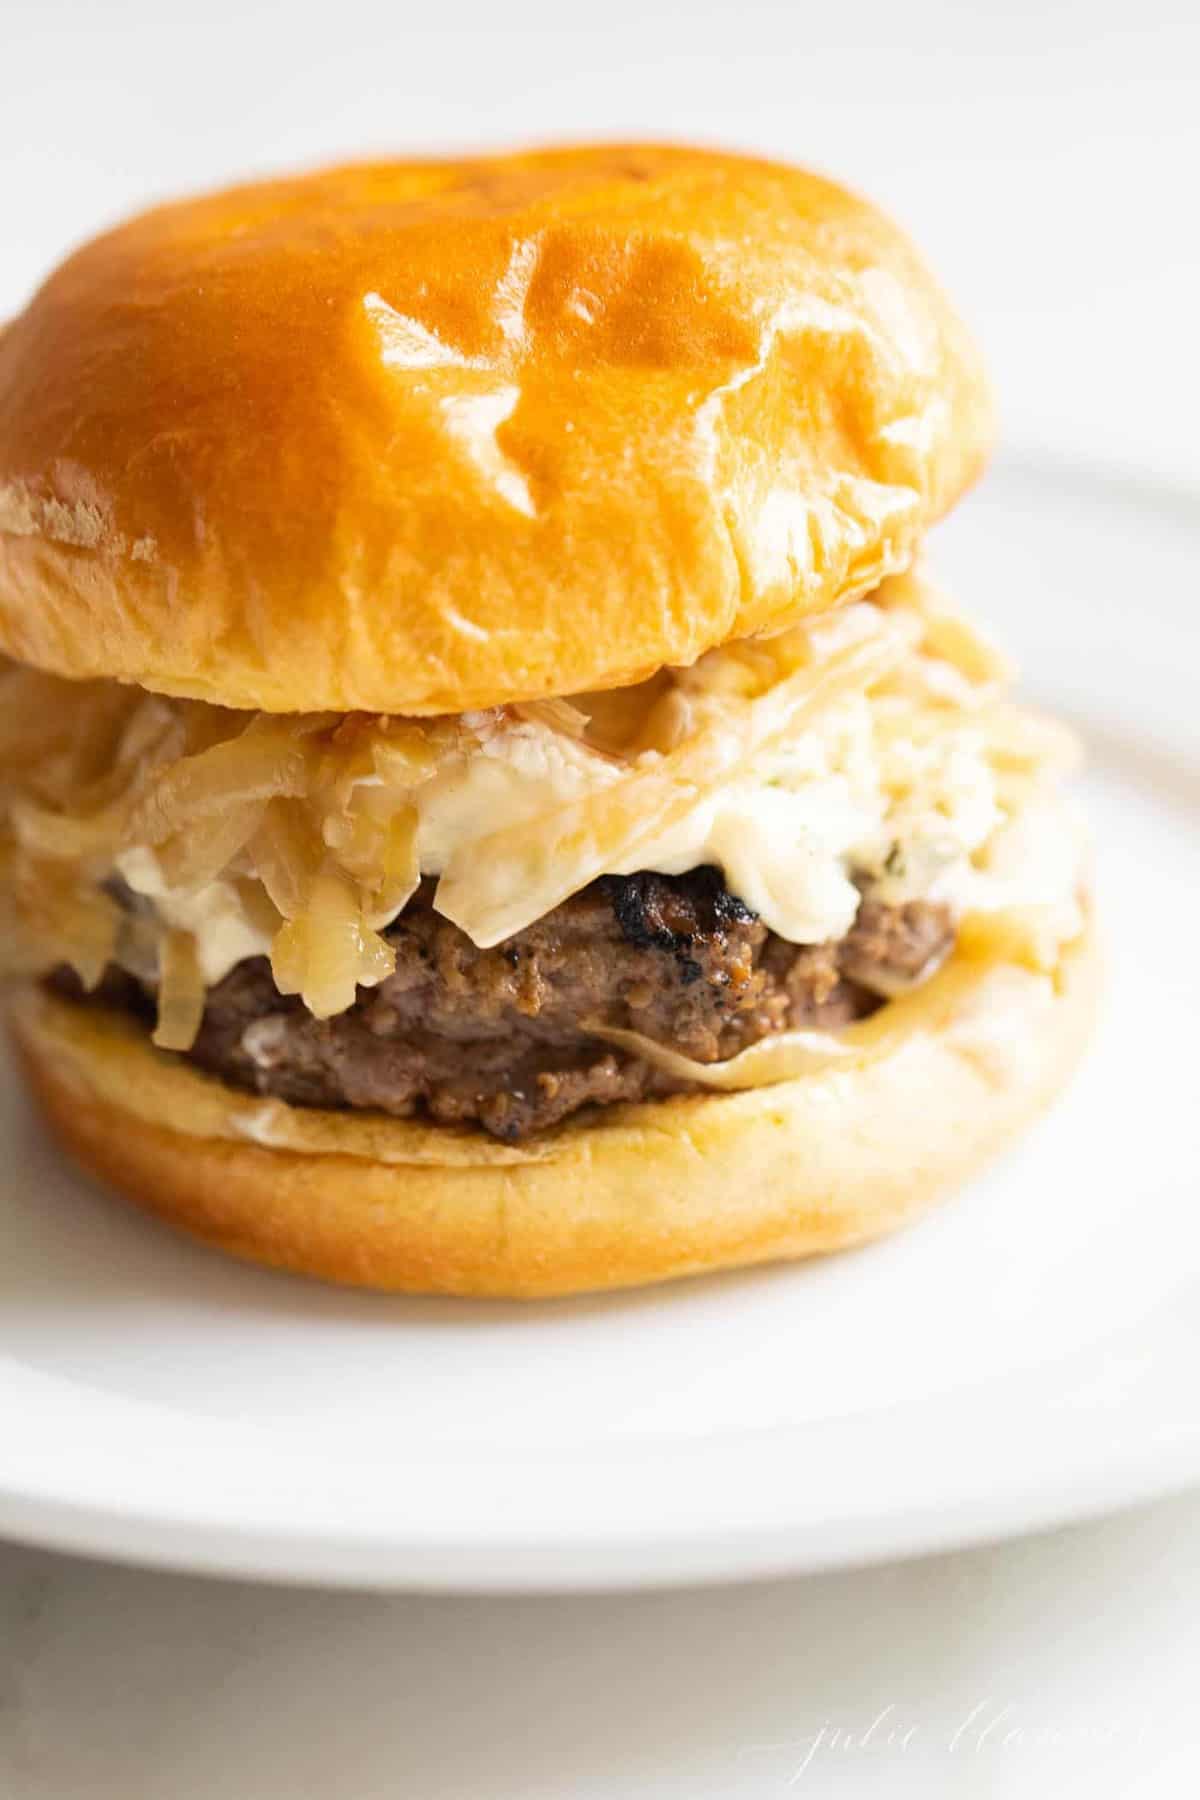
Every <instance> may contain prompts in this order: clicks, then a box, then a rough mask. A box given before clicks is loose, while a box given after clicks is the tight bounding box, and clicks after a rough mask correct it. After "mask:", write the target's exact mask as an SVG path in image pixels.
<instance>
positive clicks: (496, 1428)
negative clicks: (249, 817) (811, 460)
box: [0, 466, 1200, 1588]
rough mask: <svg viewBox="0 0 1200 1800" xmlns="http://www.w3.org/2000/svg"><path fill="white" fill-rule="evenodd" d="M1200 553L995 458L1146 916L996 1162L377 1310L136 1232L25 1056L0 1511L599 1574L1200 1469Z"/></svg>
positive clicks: (225, 1553)
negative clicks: (1030, 1126)
mask: <svg viewBox="0 0 1200 1800" xmlns="http://www.w3.org/2000/svg"><path fill="white" fill-rule="evenodd" d="M1198 557H1200V522H1198V521H1197V520H1196V518H1194V517H1193V516H1192V513H1191V511H1190V510H1184V509H1181V508H1177V507H1175V505H1174V504H1173V502H1171V500H1170V498H1169V497H1168V498H1167V499H1166V500H1165V501H1160V500H1158V499H1157V498H1156V497H1154V496H1153V495H1152V494H1149V493H1147V494H1142V495H1141V496H1138V495H1136V494H1132V495H1131V494H1125V493H1123V492H1122V491H1121V490H1120V489H1118V488H1115V487H1114V488H1112V489H1109V488H1105V487H1104V486H1102V485H1100V486H1097V485H1094V484H1090V483H1088V482H1087V481H1079V480H1077V479H1072V478H1068V477H1067V476H1065V475H1061V474H1059V475H1056V474H1055V473H1054V472H1053V471H1050V470H1046V469H1043V468H1036V467H1033V468H1025V467H1022V466H1014V467H1011V468H1005V467H1003V466H1002V467H1001V468H1000V470H998V471H997V473H996V474H995V475H994V476H993V477H992V478H991V480H990V482H989V483H988V485H987V486H986V487H985V488H984V490H983V491H982V492H981V494H980V495H979V496H978V497H977V498H976V499H975V500H974V501H973V502H972V503H971V505H970V506H969V507H967V508H965V509H964V510H963V512H962V513H960V514H959V515H958V516H957V517H956V519H955V520H954V521H953V522H952V523H951V525H950V526H949V527H948V528H947V530H946V532H945V533H944V536H943V545H942V556H941V566H942V567H943V568H944V570H945V571H946V573H947V574H948V575H949V576H950V577H951V578H952V579H953V577H954V576H955V575H956V574H957V573H959V572H966V573H970V572H972V571H973V572H974V589H975V594H976V600H977V605H978V606H979V608H980V610H981V611H982V613H983V615H984V616H985V617H986V616H988V615H989V614H993V615H996V614H1000V613H1003V615H1004V621H1005V635H1006V638H1007V639H1008V640H1009V641H1010V642H1012V643H1013V644H1014V645H1015V647H1016V648H1017V649H1018V650H1020V651H1023V652H1024V653H1025V654H1026V656H1027V660H1028V664H1029V666H1030V667H1031V668H1032V669H1034V670H1036V671H1037V676H1038V680H1037V683H1036V684H1035V691H1036V692H1038V693H1043V694H1045V696H1046V697H1047V698H1048V699H1049V700H1051V701H1052V702H1053V704H1054V705H1055V706H1056V707H1059V708H1063V709H1065V710H1066V711H1067V712H1068V714H1071V715H1074V716H1075V717H1076V719H1077V720H1078V722H1079V723H1080V724H1081V725H1082V726H1083V728H1084V730H1085V733H1086V735H1087V737H1088V739H1089V749H1090V754H1091V773H1090V776H1089V780H1088V783H1087V791H1088V797H1089V802H1090V809H1091V812H1092V814H1093V816H1094V822H1095V829H1096V833H1097V837H1098V841H1099V869H1098V876H1097V888H1098V892H1099V895H1100V899H1101V908H1102V916H1103V919H1104V928H1105V931H1106V933H1107V935H1108V937H1109V938H1110V939H1111V941H1112V942H1113V944H1115V945H1117V946H1119V955H1117V956H1116V957H1115V958H1114V959H1113V979H1112V982H1111V985H1110V991H1109V996H1108V1003H1107V1006H1106V1009H1105V1015H1104V1018H1103V1021H1102V1025H1101V1030H1100V1033H1099V1037H1098V1040H1097V1043H1096V1046H1095V1048H1094V1050H1093V1052H1092V1054H1091V1055H1090V1057H1089V1059H1088V1061H1087V1063H1086V1065H1085V1068H1084V1071H1083V1074H1082V1076H1081V1078H1080V1079H1079V1080H1078V1082H1077V1083H1076V1084H1075V1086H1074V1087H1073V1088H1072V1090H1071V1091H1070V1093H1069V1094H1068V1096H1067V1097H1066V1099H1065V1101H1064V1102H1063V1103H1062V1104H1061V1105H1060V1106H1059V1108H1058V1109H1057V1110H1056V1111H1055V1113H1054V1114H1053V1115H1052V1116H1051V1118H1050V1119H1049V1120H1048V1121H1046V1122H1045V1123H1044V1124H1043V1125H1042V1126H1041V1127H1040V1128H1039V1129H1037V1130H1036V1131H1035V1132H1034V1133H1033V1134H1031V1136H1030V1137H1029V1138H1028V1139H1027V1140H1026V1141H1024V1142H1023V1143H1022V1144H1021V1145H1020V1146H1019V1147H1017V1149H1016V1150H1015V1151H1014V1152H1013V1154H1011V1155H1010V1156H1009V1157H1008V1158H1007V1159H1006V1161H1005V1162H1004V1163H1003V1165H1002V1166H1001V1167H999V1168H998V1169H997V1170H995V1171H994V1172H993V1173H992V1174H991V1175H989V1176H988V1177H987V1178H986V1179H984V1180H982V1181H980V1182H977V1183H975V1184H974V1185H973V1186H972V1187H971V1188H970V1189H969V1190H968V1191H967V1192H966V1193H965V1194H964V1195H963V1196H961V1197H960V1198H959V1199H958V1200H957V1201H956V1202H955V1203H953V1204H952V1205H950V1206H949V1207H947V1208H946V1209H945V1210H943V1211H941V1212H940V1213H938V1214H936V1215H935V1216H934V1217H932V1218H931V1219H929V1220H927V1221H925V1222H924V1223H923V1224H921V1225H920V1226H919V1227H917V1228H915V1229H913V1230H910V1231H908V1232H906V1233H904V1234H902V1235H901V1236H899V1237H897V1238H894V1239H892V1240H890V1241H888V1242H886V1243H883V1244H879V1245H875V1246H872V1247H871V1248H870V1249H868V1250H865V1251H862V1252H859V1253H856V1254H853V1255H846V1256H841V1257H837V1258H832V1259H828V1260H826V1261H824V1262H821V1263H816V1264H810V1265H807V1266H800V1267H793V1268H786V1269H776V1270H771V1271H766V1272H761V1271H760V1272H751V1273H748V1274H743V1275H739V1276H735V1277H727V1278H724V1279H719V1280H710V1281H705V1282H698V1283H692V1284H688V1285H684V1286H679V1287H675V1288H671V1289H666V1290H662V1291H659V1292H651V1293H648V1294H642V1295H635V1296H615V1297H610V1298H605V1299H593V1300H588V1301H583V1302H574V1303H570V1302H560V1303H558V1304H555V1305H550V1306H541V1307H534V1308H521V1307H515V1306H501V1307H488V1306H464V1305H462V1304H460V1303H456V1302H444V1303H439V1302H429V1301H404V1300H381V1299H378V1298H374V1297H371V1296H363V1295H357V1294H343V1293H335V1292H331V1291H327V1290H321V1289H316V1288H311V1287H309V1286H306V1285H304V1284H301V1283H298V1282H294V1281H291V1280H288V1279H286V1278H283V1277H278V1276H273V1275H270V1274H266V1273H262V1272H259V1271H257V1270H252V1269H243V1268H239V1267H236V1266H234V1265H231V1264H229V1263H227V1262H225V1261H224V1260H223V1259H220V1258H218V1257H215V1256H212V1255H210V1254H208V1253H205V1252H202V1251H200V1250H198V1249H196V1248H194V1247H193V1246H191V1245H190V1244H187V1243H184V1242H182V1241H179V1240H176V1239H174V1238H172V1237H170V1236H168V1235H167V1234H165V1233H164V1232H162V1231H160V1230H157V1229H153V1228H150V1227H148V1226H147V1225H146V1224H145V1223H144V1222H143V1221H142V1220H141V1219H139V1218H138V1217H136V1216H135V1215H133V1214H130V1213H127V1212H125V1211H124V1210H123V1209H120V1208H118V1207H117V1206H114V1205H112V1204H111V1203H110V1202H108V1201H107V1200H106V1199H104V1198H103V1197H102V1196H100V1195H99V1194H98V1193H96V1192H94V1191H92V1190H91V1189H90V1188H88V1187H86V1186H85V1185H84V1184H83V1183H82V1182H81V1181H78V1180H76V1179H75V1178H73V1177H72V1176H70V1175H69V1174H68V1173H67V1172H66V1171H65V1169H64V1168H63V1167H62V1165H61V1164H60V1163H59V1162H58V1160H57V1158H56V1156H55V1154H54V1153H53V1152H52V1151H51V1150H50V1149H49V1148H48V1146H46V1145H45V1144H44V1142H43V1140H42V1138H41V1135H40V1133H39V1132H38V1131H37V1129H36V1128H35V1127H34V1126H33V1125H32V1124H31V1123H30V1122H29V1121H28V1119H27V1117H26V1115H25V1112H24V1108H23V1103H22V1102H21V1100H20V1099H19V1098H18V1096H17V1095H16V1092H15V1089H14V1088H13V1087H12V1085H11V1084H10V1085H9V1087H8V1091H7V1100H6V1105H7V1107H8V1109H9V1110H8V1113H7V1116H6V1120H5V1123H4V1138H5V1141H6V1142H7V1143H8V1144H9V1145H10V1146H11V1154H10V1160H9V1162H8V1165H7V1168H6V1170H5V1171H4V1173H3V1175H0V1196H2V1199H0V1205H2V1208H3V1212H2V1216H0V1231H2V1233H3V1239H4V1242H5V1247H6V1257H5V1264H4V1271H3V1276H2V1278H0V1279H2V1282H3V1294H4V1307H3V1313H2V1315H0V1425H2V1426H3V1433H4V1441H5V1450H6V1454H5V1459H4V1466H3V1468H2V1469H0V1526H3V1527H4V1528H5V1529H7V1530H9V1531H11V1532H12V1533H14V1534H18V1535H29V1536H32V1537H34V1538H37V1539H39V1540H41V1541H48V1542H53V1543H58V1544H61V1545H64V1546H67V1547H76V1548H84V1549H98V1550H106V1551H110V1552H113V1553H117V1554H121V1555H124V1556H130V1557H133V1558H135V1559H139V1560H142V1559H144V1560H151V1561H164V1562H168V1563H173V1564H183V1565H189V1566H194V1567H204V1568H214V1569H227V1570H234V1571H240V1572H249V1573H263V1574H277V1575H284V1576H295V1577H298V1578H317V1579H327V1580H331V1581H363V1582H378V1583H381V1584H395V1583H399V1584H403V1585H421V1586H429V1587H435V1588H443V1587H495V1586H500V1587H525V1586H529V1587H561V1586H574V1585H579V1586H606V1585H611V1584H613V1583H622V1582H657V1581H677V1580H681V1579H690V1578H693V1577H697V1576H707V1575H720V1576H730V1575H738V1574H744V1573H751V1572H756V1571H760V1570H764V1569H784V1568H791V1569H796V1568H810V1567H823V1566H827V1565H830V1564H833V1563H837V1562H841V1561H846V1560H856V1559H862V1558H868V1557H877V1556H881V1555H888V1554H894V1553H896V1552H898V1551H903V1550H906V1549H918V1548H927V1547H937V1546H940V1545H944V1544H952V1543H955V1542H961V1541H966V1540H969V1539H971V1538H973V1537H979V1536H983V1535H985V1534H988V1533H993V1532H996V1533H998V1532H1001V1531H1007V1530H1019V1529H1022V1528H1024V1527H1026V1526H1028V1525H1031V1524H1035V1523H1038V1522H1044V1521H1050V1520H1056V1519H1059V1518H1062V1517H1067V1516H1070V1515H1071V1514H1072V1513H1076V1512H1082V1511H1087V1510H1094V1509H1098V1508H1100V1507H1102V1506H1105V1505H1108V1504H1111V1503H1113V1502H1114V1501H1117V1500H1120V1499H1124V1498H1131V1497H1135V1496H1138V1495H1141V1494H1146V1493H1153V1492H1155V1491H1160V1490H1162V1489H1164V1488H1167V1487H1169V1486H1172V1485H1177V1484H1179V1483H1182V1482H1183V1481H1185V1480H1188V1479H1195V1478H1200V1409H1197V1407H1196V1404H1195V1384H1196V1377H1197V1373H1198V1372H1200V1313H1198V1311H1197V1308H1196V1304H1195V1301H1196V1293H1197V1288H1198V1284H1200V1216H1198V1215H1197V1211H1196V1207H1195V1199H1196V1175H1195V1171H1196V1168H1197V1165H1198V1163H1200V1123H1198V1115H1197V1109H1196V1104H1195V1101H1196V1083H1195V1067H1194V1059H1193V1057H1192V1054H1191V1048H1190V1040H1189V1035H1188V1034H1189V1033H1190V1032H1191V1030H1192V1028H1193V1021H1194V1019H1195V1017H1196V1015H1197V1012H1200V968H1198V967H1197V965H1196V963H1195V959H1194V958H1192V959H1188V958H1187V957H1186V956H1181V954H1180V946H1181V945H1183V944H1185V943H1186V942H1187V941H1188V940H1189V936H1190V934H1192V932H1193V931H1194V905H1195V894H1196V893H1197V892H1198V891H1200V830H1198V829H1197V827H1198V823H1200V727H1198V720H1197V713H1196V709H1195V706H1194V687H1193V679H1192V669H1193V665H1194V649H1195V641H1196V631H1195V623H1194V614H1193V610H1192V601H1191V586H1192V583H1193V580H1194V570H1195V567H1196V563H1197V558H1198ZM1135 592H1136V593H1137V594H1138V595H1139V599H1138V602H1137V606H1138V614H1139V628H1138V632H1137V636H1136V641H1134V642H1129V641H1128V633H1127V631H1126V629H1125V627H1126V622H1127V619H1128V615H1129V606H1130V595H1131V593H1135ZM1083 644H1086V645H1087V646H1088V650H1087V654H1086V656H1081V655H1080V646H1081V645H1083ZM1139 657H1144V658H1145V659H1146V661H1145V666H1144V667H1139V664H1138V659H1139ZM1149 917H1152V918H1153V920H1154V925H1155V929H1154V931H1153V932H1149V933H1148V932H1147V931H1146V930H1145V924H1146V921H1147V918H1149ZM931 1104H936V1097H931Z"/></svg>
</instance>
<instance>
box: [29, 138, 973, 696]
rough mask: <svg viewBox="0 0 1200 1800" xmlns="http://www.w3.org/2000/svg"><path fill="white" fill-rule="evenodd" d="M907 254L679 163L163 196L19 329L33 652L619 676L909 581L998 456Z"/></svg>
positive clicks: (454, 687) (506, 170)
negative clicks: (179, 198) (922, 547)
mask: <svg viewBox="0 0 1200 1800" xmlns="http://www.w3.org/2000/svg"><path fill="white" fill-rule="evenodd" d="M988 433H989V407H988V401H987V393H986V388H985V385H984V382H983V378H982V375H981V371H980V367H979V363H978V361H977V358H976V354H975V351H974V349H973V347H972V345H971V343H970V340H969V339H968V338H967V336H966V334H965V332H964V330H963V329H962V327H961V325H960V324H959V322H958V320H957V318H956V317H955V315H954V313H953V312H952V311H951V309H950V307H949V306H948V304H947V302H946V300H945V299H944V298H943V296H942V294H941V292H940V291H939V289H938V288H937V286H936V285H935V284H934V283H933V281H932V280H931V278H930V276H929V275H928V273H927V272H926V270H925V269H924V267H923V265H922V264H921V262H920V261H919V260H918V258H917V257H916V255H915V253H914V252H913V250H912V249H911V247H910V246H909V244H908V242H907V241H906V239H905V238H904V237H903V236H902V235H901V234H900V233H899V232H898V231H897V230H896V229H895V228H894V227H893V226H892V225H891V224H890V223H889V222H888V221H887V220H886V219H885V218H883V217H882V216H881V215H880V214H879V213H878V212H876V211H875V210H874V209H873V208H872V207H870V206H868V205H866V204H865V203H864V202H863V201H861V200H858V199H856V198H854V197H853V196H851V195H850V194H847V193H846V192H845V191H844V190H843V189H841V188H839V187H836V186H834V185H833V184H832V183H831V182H828V181H825V180H823V179H821V178H819V177H817V176H815V175H811V174H807V173H805V172H804V171H802V170H797V169H792V168H787V167H784V166H782V165H779V164H774V163H769V162H764V161H760V160H755V159H751V158H747V157H741V156H733V155H728V154H721V153H717V152H713V151H704V150H691V149H677V148H668V147H666V146H662V145H654V146H642V145H634V146H631V145H603V146H593V147H581V148H568V149H552V150H544V151H538V152H535V153H530V154H523V155H514V156H493V157H486V156H479V157H473V158H466V159H461V160H426V161H409V162H391V163H376V164H367V165H361V166H353V167H348V168H340V169H333V170H329V171H325V172H321V173H317V174H310V175H305V176H301V177H300V178H298V179H294V180H279V181H266V182H260V183H257V184H255V185H252V186H245V187H239V188H234V189H231V190H229V191H227V192H224V193H219V194H215V195H212V196H209V197H206V198H201V199H196V200H188V201H183V202H180V203H178V204H174V205H169V206H163V207H159V208H158V209H156V210H155V211H152V212H148V213H145V214H143V215H142V216H141V217H139V218H135V219H133V220H131V221H130V222H129V223H127V224H124V225H121V226H119V227H118V228H117V229H116V230H114V231H110V232H108V233H107V234H105V235H104V236H102V237H99V238H97V239H95V240H94V241H93V242H92V243H90V244H87V245H85V246H84V248H83V249H81V250H79V251H77V252H76V253H75V255H73V256H72V257H70V258H69V259H68V260H67V261H66V262H65V263H64V264H63V265H62V266H61V267H60V268H59V269H58V270H57V271H56V272H55V273H54V274H53V275H52V276H51V277H50V279H49V280H48V281H47V282H46V284H45V285H44V286H43V287H42V289H41V290H40V292H39V293H37V294H36V295H35V297H34V299H33V300H32V301H31V303H30V305H29V307H28V309H27V310H26V311H25V312H24V313H23V314H22V315H21V316H20V317H18V318H17V319H15V320H14V321H13V322H12V324H11V325H10V326H9V327H8V329H7V330H6V331H5V332H4V333H3V335H2V336H0V649H3V650H6V651H7V652H8V653H9V654H10V655H12V656H14V657H16V658H18V659H20V660H22V661H24V662H28V663H32V664H36V665H39V666H41V667H44V668H47V669H51V670H54V671H56V672H58V673H60V674H65V675H69V676H110V677H119V678H121V679H123V680H130V681H135V682H138V683H140V684H142V685H143V686H145V687H147V688H152V689H158V690H161V691H162V692H165V693H170V694H185V695H192V696H195V697H198V698H200V699H204V700H210V701H218V702H221V703H224V704H226V705H229V706H236V707H262V708H266V709H268V710H272V711H283V712H287V711H296V710H309V709H321V710H337V711H343V710H351V709H358V708H361V709H365V710H371V711H382V712H407V713H436V712H458V711H463V710H466V709H468V708H472V707H480V706H486V705H493V704H499V703H502V702H505V701H516V700H522V699H532V698H536V697H538V696H541V695H546V694H560V693H573V692H579V691H582V690H586V689H588V688H600V687H609V686H617V685H620V684H621V683H623V682H627V681H631V680H635V679H638V678H639V677H641V676H643V675H645V674H646V673H648V672H649V671H650V670H652V669H654V668H655V667H657V666H659V665H660V664H663V663H687V662H689V661H691V660H693V659H694V658H695V657H696V656H697V655H699V654H700V653H701V652H702V651H704V650H706V649H708V648H710V647H711V646H713V645H716V644H720V643H723V642H725V641H726V640H728V639H730V638H736V637H741V636H744V635H746V634H748V633H750V632H754V631H757V630H760V629H762V628H767V627H771V626H773V625H777V624H782V623H784V622H786V621H788V620H791V619H794V618H796V617H798V616H799V615H801V614H804V613H808V612H813V611H816V610H820V609H822V608H825V607H828V606H830V605H832V604H834V603H836V602H838V601H839V600H842V599H844V598H846V597H848V596H850V595H853V594H857V593H861V592H863V591H864V590H866V589H867V588H869V587H871V586H873V585H874V584H875V583H876V582H877V581H878V580H879V579H880V578H881V577H882V576H884V575H886V574H888V573H891V572H893V571H895V570H897V569H899V568H901V567H903V566H904V565H906V564H907V563H908V562H909V561H910V560H911V558H912V556H913V554H914V551H915V549H916V546H917V543H918V540H919V538H920V536H921V534H922V533H923V531H924V529H925V527H926V526H927V525H928V523H929V522H930V520H931V519H933V518H935V517H937V515H938V514H940V513H941V512H943V511H944V510H945V509H946V508H947V507H948V506H950V505H951V504H952V502H953V501H954V499H955V498H956V496H957V495H958V494H959V492H960V491H961V490H962V488H963V487H964V486H965V485H966V484H967V482H968V481H969V480H970V479H971V478H972V476H973V475H974V474H975V473H976V472H977V470H978V468H979V466H980V464H981V461H982V459H983V456H984V454H985V452H986V448H987V440H988Z"/></svg>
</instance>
